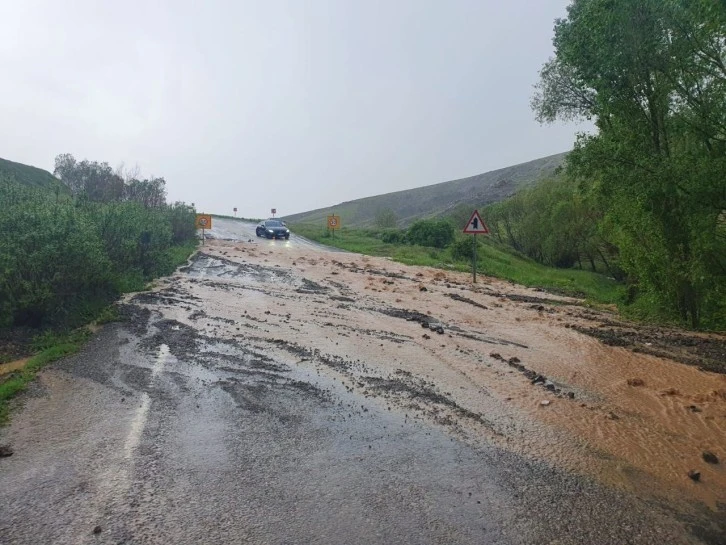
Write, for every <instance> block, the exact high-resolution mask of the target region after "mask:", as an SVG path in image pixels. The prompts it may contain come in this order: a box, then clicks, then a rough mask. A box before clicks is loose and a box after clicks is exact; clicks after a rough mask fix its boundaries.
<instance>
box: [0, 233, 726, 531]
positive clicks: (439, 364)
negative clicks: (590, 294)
mask: <svg viewBox="0 0 726 545" xmlns="http://www.w3.org/2000/svg"><path fill="white" fill-rule="evenodd" d="M231 232H232V230H231V227H230V228H229V233H231ZM229 233H227V234H228V235H229ZM226 238H234V237H232V236H231V235H230V236H227V237H226ZM248 240H249V239H248V238H247V237H243V236H239V237H238V240H227V241H224V240H216V241H212V242H210V241H208V242H207V245H206V246H205V247H204V249H203V251H202V252H199V253H198V254H197V255H196V256H195V257H194V258H193V259H192V260H191V261H190V263H189V264H188V266H186V267H184V268H182V269H180V271H178V272H177V274H175V275H173V276H171V277H169V278H167V279H164V280H163V281H161V282H159V283H158V286H157V287H156V288H155V289H154V291H152V292H148V293H143V294H138V295H136V296H132V297H130V298H128V300H127V301H125V302H124V303H123V305H122V307H121V310H122V315H123V316H124V318H125V321H124V322H123V323H121V324H116V325H111V326H107V327H106V328H104V329H103V330H102V331H101V332H100V333H99V334H98V335H97V337H96V338H94V340H93V341H91V343H90V344H89V346H88V347H87V348H86V349H85V350H84V351H83V352H82V353H81V354H80V355H78V356H76V357H74V358H70V359H69V360H67V361H66V362H62V363H60V364H58V365H55V366H53V368H51V369H50V370H48V371H46V372H44V373H43V374H42V377H41V380H40V381H39V383H38V385H37V386H36V387H35V388H34V391H33V392H31V393H30V395H29V396H27V398H26V399H25V400H24V404H25V407H24V409H23V410H22V411H20V412H19V413H18V414H17V415H16V416H15V418H14V420H13V424H12V425H11V426H10V427H9V428H7V429H6V430H4V431H3V432H2V435H0V444H3V445H5V444H7V445H9V446H10V447H12V448H13V450H14V456H12V457H8V458H4V459H3V460H2V461H0V490H3V491H6V493H5V497H4V498H0V532H2V534H0V535H6V536H10V538H11V541H10V542H11V543H30V542H55V543H86V542H87V543H96V542H101V543H118V542H128V543H137V542H138V543H165V542H169V541H174V542H177V543H196V542H205V543H229V542H239V543H286V542H290V541H291V540H293V541H296V542H309V543H341V542H356V543H393V542H396V543H501V544H519V543H522V544H525V543H526V544H539V543H542V544H550V543H561V544H565V543H572V544H580V543H592V544H620V543H644V544H645V543H659V544H660V543H663V542H667V543H709V544H716V543H723V540H722V538H723V536H724V535H726V520H725V514H726V510H725V509H726V505H725V504H726V473H725V472H724V466H723V463H713V461H714V460H716V461H719V460H723V459H725V458H726V375H724V374H719V373H714V372H710V371H709V370H708V369H709V368H712V367H709V366H708V365H683V364H682V363H679V361H676V360H684V359H687V358H692V359H693V361H690V362H689V363H695V361H696V360H697V359H699V358H701V359H708V358H710V359H711V360H717V358H718V352H717V349H715V348H714V349H713V350H712V347H718V346H722V345H720V344H719V343H723V341H724V338H723V337H721V336H718V335H692V336H689V335H688V334H686V333H683V332H680V333H678V335H673V334H671V333H672V332H671V333H668V334H667V335H663V336H661V337H658V336H657V331H656V330H654V329H653V330H652V331H651V330H647V329H643V328H634V327H632V326H627V325H626V324H622V326H618V327H621V330H616V329H615V326H614V325H613V323H615V322H616V321H617V320H616V319H615V317H614V316H611V315H609V314H607V313H603V312H595V311H591V310H589V309H586V308H583V307H582V306H581V304H580V302H579V301H577V300H575V299H572V298H568V297H564V296H558V295H551V294H542V293H540V292H537V291H535V290H529V289H525V288H521V287H517V286H513V285H511V284H509V283H506V282H500V281H495V280H490V279H483V281H482V282H481V283H480V284H476V285H472V284H471V283H470V282H469V279H468V278H467V276H466V275H463V274H458V273H450V272H442V271H438V270H433V269H427V268H415V267H407V266H404V265H401V264H397V263H394V262H391V261H389V260H387V259H383V258H372V257H366V256H360V255H353V254H345V253H339V252H338V253H332V252H326V251H324V250H322V249H320V248H318V247H314V246H311V245H296V244H295V242H294V240H293V241H292V242H288V241H270V242H269V243H268V242H263V243H257V242H256V241H248ZM422 287H425V288H426V289H425V290H422V289H421V288H422ZM618 323H619V322H618ZM590 330H592V331H590ZM601 330H613V331H616V333H613V335H615V336H616V337H617V336H618V335H619V336H620V338H623V339H627V341H628V342H627V344H622V345H618V343H616V342H608V343H605V342H601V340H600V339H601V338H603V337H601V336H593V331H601ZM620 332H622V334H620ZM625 332H628V333H627V334H626V333H625ZM630 332H635V333H634V334H633V336H631V335H630ZM689 337H690V338H691V339H701V340H702V341H703V342H701V341H698V342H695V341H694V342H693V343H692V344H689V342H687V341H686V340H685V339H687V338H689ZM669 339H673V342H672V343H671V344H670V345H669V344H668V343H669ZM603 340H606V341H607V340H608V338H603ZM656 340H657V341H658V342H656ZM636 343H637V344H636ZM646 343H650V344H646ZM704 343H705V344H704ZM640 344H643V345H644V346H646V347H647V348H653V352H651V353H644V351H643V350H633V349H632V348H636V349H639V348H640ZM674 347H676V348H677V354H676V352H674V350H675V349H676V348H674ZM704 347H708V348H704ZM663 351H665V352H663ZM666 353H667V354H668V355H669V356H671V357H665V354H666ZM676 356H677V357H676ZM699 367H700V368H699ZM693 472H696V473H698V475H699V477H698V480H695V479H694V478H693V477H689V475H692V474H693ZM41 513H43V518H44V520H47V521H48V522H47V523H44V524H41V525H40V526H39V527H36V526H34V525H31V524H29V523H28V522H26V521H27V520H37V519H38V517H40V516H41V515H40V514H41ZM28 514H31V515H34V516H31V517H28V516H27V515H28ZM614 521H616V522H615V523H614ZM95 528H102V529H103V531H102V532H100V533H96V532H95V531H94V529H95ZM231 538H233V539H231ZM31 539H33V541H31ZM99 540H100V541H99Z"/></svg>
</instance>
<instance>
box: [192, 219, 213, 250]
mask: <svg viewBox="0 0 726 545" xmlns="http://www.w3.org/2000/svg"><path fill="white" fill-rule="evenodd" d="M195 224H196V227H197V229H201V230H202V245H204V239H205V237H204V230H205V229H211V228H212V216H211V215H209V214H197V218H196V221H195Z"/></svg>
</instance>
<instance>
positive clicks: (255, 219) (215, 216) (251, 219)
mask: <svg viewBox="0 0 726 545" xmlns="http://www.w3.org/2000/svg"><path fill="white" fill-rule="evenodd" d="M211 216H212V217H213V218H223V219H226V220H237V221H246V222H249V223H260V222H261V221H262V218H242V217H239V216H225V215H223V214H211ZM212 226H214V221H212Z"/></svg>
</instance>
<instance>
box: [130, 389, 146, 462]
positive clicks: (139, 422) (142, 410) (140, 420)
mask: <svg viewBox="0 0 726 545" xmlns="http://www.w3.org/2000/svg"><path fill="white" fill-rule="evenodd" d="M150 406H151V398H150V397H149V394H147V393H146V392H144V394H143V395H142V397H141V406H140V407H139V408H138V409H136V413H135V414H134V417H133V419H132V420H131V428H130V429H129V434H128V435H127V436H126V444H125V445H124V452H125V454H126V459H127V460H131V458H132V456H133V455H134V451H135V450H136V447H138V446H139V442H140V441H141V434H142V433H143V432H144V426H146V419H147V418H148V416H149V407H150Z"/></svg>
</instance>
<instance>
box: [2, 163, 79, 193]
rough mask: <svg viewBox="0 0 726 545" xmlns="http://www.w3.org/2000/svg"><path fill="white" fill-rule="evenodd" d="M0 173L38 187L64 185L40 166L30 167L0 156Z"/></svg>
mask: <svg viewBox="0 0 726 545" xmlns="http://www.w3.org/2000/svg"><path fill="white" fill-rule="evenodd" d="M0 174H4V175H5V176H6V177H7V178H9V179H11V180H15V181H16V182H18V183H20V184H22V185H27V186H31V187H40V188H53V189H54V188H56V187H58V186H60V187H61V188H63V189H65V186H64V185H63V184H62V183H61V182H60V180H58V178H56V177H55V176H53V175H52V174H51V173H50V172H48V171H47V170H43V169H42V168H37V167H31V166H30V165H24V164H22V163H15V162H14V161H8V160H7V159H2V158H0Z"/></svg>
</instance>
